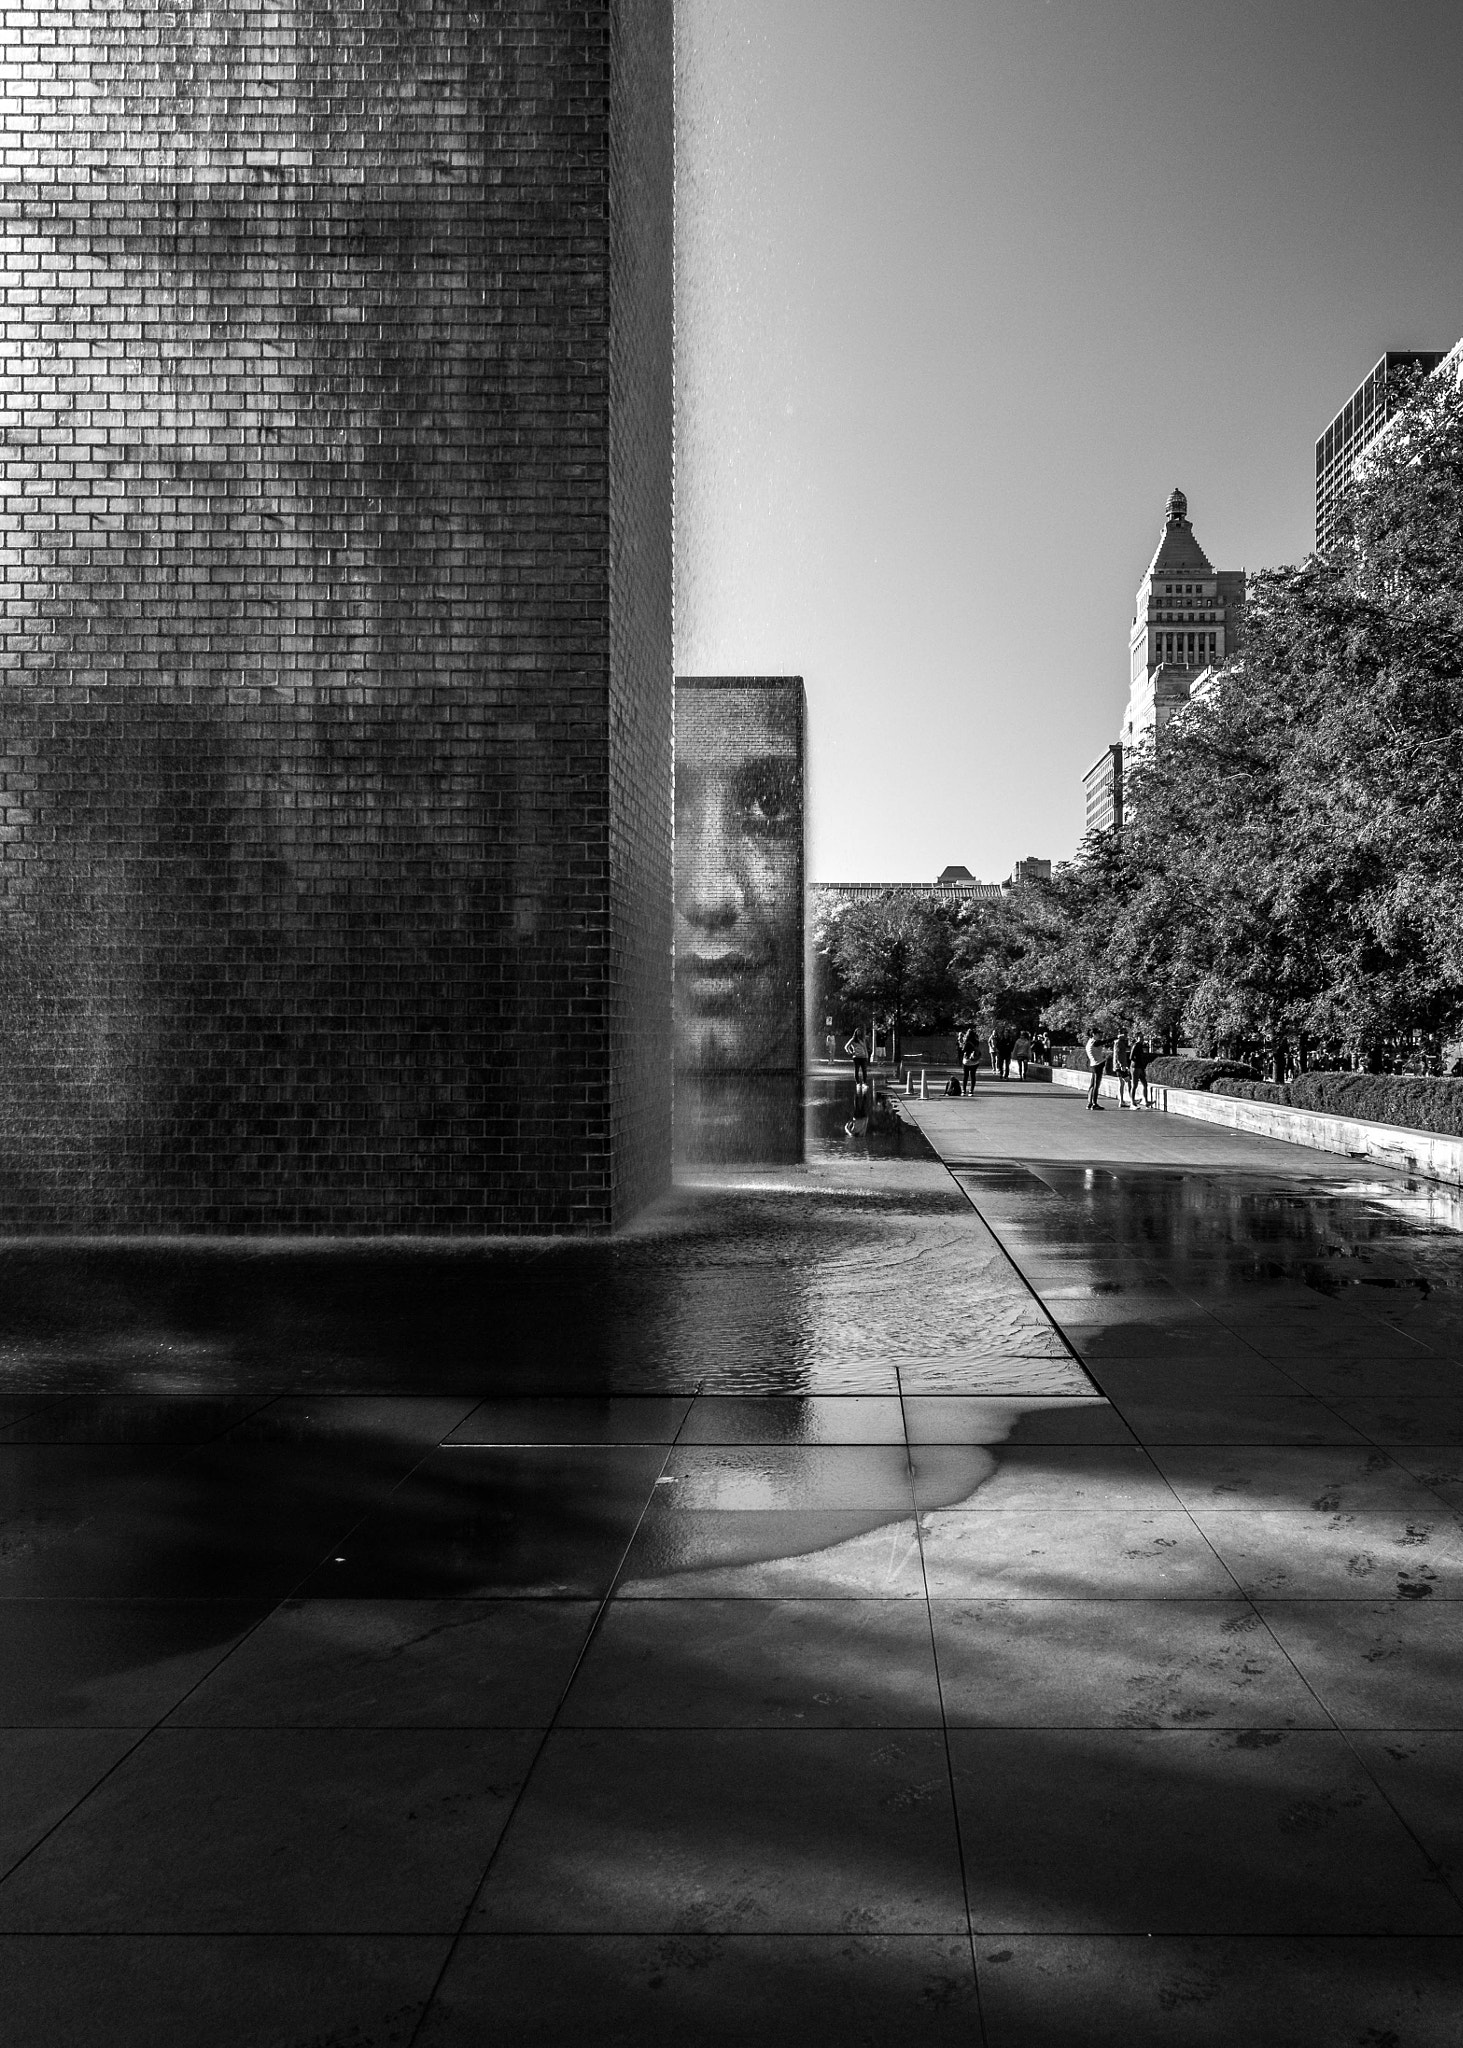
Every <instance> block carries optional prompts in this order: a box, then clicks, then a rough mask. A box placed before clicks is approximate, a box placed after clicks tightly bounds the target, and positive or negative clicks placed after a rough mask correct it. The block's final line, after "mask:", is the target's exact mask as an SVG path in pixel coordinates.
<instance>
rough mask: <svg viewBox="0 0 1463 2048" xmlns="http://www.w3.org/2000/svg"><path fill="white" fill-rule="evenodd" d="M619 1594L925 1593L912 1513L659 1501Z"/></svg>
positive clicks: (835, 1596) (815, 1596)
mask: <svg viewBox="0 0 1463 2048" xmlns="http://www.w3.org/2000/svg"><path fill="white" fill-rule="evenodd" d="M615 1596H616V1598H617V1599H639V1600H647V1599H649V1600H705V1599H743V1600H820V1599H821V1600H869V1599H875V1600H890V1599H895V1600H921V1601H922V1600H923V1599H924V1597H925V1585H924V1574H923V1570H922V1568H921V1563H920V1544H919V1534H918V1531H917V1529H916V1527H915V1522H914V1517H913V1515H909V1516H900V1515H897V1514H894V1513H892V1512H891V1513H881V1512H879V1511H877V1510H867V1511H863V1512H860V1511H859V1510H857V1509H843V1510H830V1509H826V1508H824V1509H814V1510H807V1509H802V1510H794V1509H788V1510H782V1511H760V1510H756V1509H752V1510H741V1511H737V1510H735V1509H733V1510H726V1509H717V1510H711V1511H701V1512H697V1511H696V1510H694V1509H673V1508H669V1507H662V1506H661V1505H660V1504H659V1502H657V1503H655V1504H654V1505H653V1506H652V1507H651V1508H650V1509H649V1510H648V1511H647V1513H646V1516H645V1519H644V1521H643V1522H642V1523H641V1525H640V1527H639V1529H638V1530H637V1532H636V1535H635V1540H634V1542H633V1543H632V1544H631V1545H630V1549H629V1551H628V1553H627V1555H626V1558H625V1563H624V1568H623V1571H622V1573H621V1576H620V1579H619V1581H618V1584H617V1585H616V1588H615Z"/></svg>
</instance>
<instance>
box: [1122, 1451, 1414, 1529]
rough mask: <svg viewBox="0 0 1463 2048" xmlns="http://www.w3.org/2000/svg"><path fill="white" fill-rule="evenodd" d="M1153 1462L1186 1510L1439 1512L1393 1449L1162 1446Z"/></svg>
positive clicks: (1155, 1452) (1326, 1512)
mask: <svg viewBox="0 0 1463 2048" xmlns="http://www.w3.org/2000/svg"><path fill="white" fill-rule="evenodd" d="M1152 1456H1153V1462H1154V1463H1155V1465H1157V1467H1158V1469H1159V1471H1160V1472H1162V1474H1163V1476H1164V1478H1165V1479H1166V1480H1167V1481H1168V1483H1169V1485H1170V1486H1171V1487H1172V1488H1173V1490H1174V1492H1175V1493H1176V1494H1177V1495H1178V1497H1179V1499H1180V1500H1181V1501H1182V1502H1183V1504H1184V1506H1185V1507H1192V1508H1211V1509H1218V1508H1235V1509H1249V1508H1261V1509H1264V1508H1298V1509H1309V1510H1310V1511H1311V1512H1312V1513H1315V1514H1335V1513H1337V1512H1338V1511H1340V1510H1352V1509H1362V1508H1365V1509H1380V1510H1389V1511H1392V1512H1394V1513H1398V1514H1417V1515H1427V1514H1436V1513H1437V1510H1438V1505H1439V1497H1438V1495H1437V1494H1436V1493H1435V1492H1434V1491H1432V1490H1431V1489H1430V1488H1429V1487H1427V1486H1425V1485H1423V1484H1422V1482H1421V1481H1420V1480H1418V1479H1416V1478H1414V1476H1413V1474H1412V1473H1411V1472H1409V1471H1407V1470H1406V1469H1405V1468H1404V1467H1403V1466H1402V1465H1400V1464H1398V1463H1396V1462H1395V1461H1394V1460H1393V1459H1392V1458H1390V1457H1389V1456H1388V1455H1387V1453H1386V1452H1385V1451H1381V1450H1376V1449H1372V1448H1368V1447H1366V1446H1365V1445H1358V1446H1356V1447H1355V1448H1352V1447H1349V1446H1346V1445H1324V1446H1319V1447H1313V1446H1310V1445H1270V1444H1245V1445H1238V1446H1204V1445H1161V1444H1160V1445H1155V1446H1154V1447H1153V1452H1152Z"/></svg>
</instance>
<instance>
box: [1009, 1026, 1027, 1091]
mask: <svg viewBox="0 0 1463 2048" xmlns="http://www.w3.org/2000/svg"><path fill="white" fill-rule="evenodd" d="M1011 1057H1012V1059H1013V1060H1015V1062H1016V1079H1017V1080H1018V1081H1024V1080H1025V1079H1026V1063H1027V1061H1028V1060H1029V1059H1030V1058H1031V1040H1030V1038H1029V1037H1028V1036H1027V1034H1026V1033H1025V1032H1024V1031H1018V1032H1017V1033H1016V1043H1015V1044H1014V1045H1013V1046H1012V1048H1011Z"/></svg>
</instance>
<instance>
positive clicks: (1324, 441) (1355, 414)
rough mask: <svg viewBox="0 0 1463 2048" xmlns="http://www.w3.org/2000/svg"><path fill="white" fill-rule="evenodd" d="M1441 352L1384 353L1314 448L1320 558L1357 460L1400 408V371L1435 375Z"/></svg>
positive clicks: (1330, 537)
mask: <svg viewBox="0 0 1463 2048" xmlns="http://www.w3.org/2000/svg"><path fill="white" fill-rule="evenodd" d="M1445 353H1446V351H1445V350H1443V349H1388V351H1387V353H1386V354H1385V355H1384V356H1383V357H1382V359H1381V361H1380V362H1379V363H1377V365H1376V366H1375V368H1374V369H1372V370H1371V371H1370V372H1369V373H1368V375H1367V376H1366V377H1364V378H1363V379H1362V381H1361V383H1360V384H1358V385H1357V387H1356V389H1355V391H1353V392H1352V394H1351V396H1350V398H1348V399H1347V401H1346V403H1345V405H1343V406H1342V408H1341V410H1340V412H1338V413H1337V415H1336V417H1335V419H1334V420H1332V422H1331V424H1330V426H1329V427H1327V429H1326V431H1325V433H1324V434H1322V436H1321V438H1320V440H1319V441H1317V443H1316V549H1317V552H1318V553H1320V554H1324V553H1325V552H1326V550H1327V548H1329V547H1331V546H1332V545H1333V543H1334V542H1335V539H1336V522H1337V518H1338V515H1339V513H1340V511H1341V507H1342V504H1343V503H1344V502H1345V498H1346V493H1347V490H1348V488H1349V486H1350V484H1351V479H1352V475H1353V472H1354V471H1355V468H1356V459H1357V457H1358V456H1359V455H1360V454H1361V453H1362V451H1363V450H1364V449H1365V448H1366V447H1367V445H1368V444H1369V443H1370V442H1371V441H1373V440H1374V439H1375V438H1376V436H1377V435H1378V434H1379V433H1380V431H1381V429H1382V428H1383V426H1384V425H1385V424H1386V422H1387V421H1388V420H1389V419H1390V418H1391V416H1392V414H1393V413H1394V412H1395V411H1396V410H1397V407H1398V405H1399V403H1400V396H1399V386H1400V384H1401V381H1402V380H1401V379H1400V378H1399V375H1398V373H1399V371H1403V370H1433V369H1436V368H1437V366H1438V364H1439V363H1440V362H1441V361H1442V360H1443V356H1444V354H1445Z"/></svg>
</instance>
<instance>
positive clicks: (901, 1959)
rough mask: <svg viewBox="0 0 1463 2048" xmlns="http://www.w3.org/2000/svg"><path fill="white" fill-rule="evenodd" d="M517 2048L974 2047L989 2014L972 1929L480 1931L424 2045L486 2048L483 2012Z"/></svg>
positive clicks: (457, 1957) (440, 2001)
mask: <svg viewBox="0 0 1463 2048" xmlns="http://www.w3.org/2000/svg"><path fill="white" fill-rule="evenodd" d="M485 2014H490V2015H491V2016H492V2027H493V2033H492V2037H491V2038H493V2039H494V2040H501V2041H503V2042H504V2043H505V2044H506V2043H509V2042H511V2043H512V2044H513V2048H562V2044H563V2043H565V2042H568V2041H573V2040H577V2039H579V2038H580V2037H581V2035H582V2032H583V2028H584V2023H585V2017H586V2015H588V2014H592V2015H593V2027H594V2032H593V2038H594V2039H595V2040H596V2041H601V2042H625V2043H627V2044H628V2043H632V2042H633V2043H634V2044H636V2048H641V2044H644V2048H691V2044H693V2043H694V2044H695V2048H746V2044H747V2043H748V2042H751V2041H755V2042H757V2043H758V2044H759V2048H808V2044H809V2043H813V2042H822V2041H827V2042H830V2043H831V2042H843V2043H849V2044H852V2043H856V2042H869V2043H879V2044H890V2048H892V2044H895V2043H904V2042H909V2043H914V2042H918V2043H919V2044H920V2048H972V2044H974V2043H975V2042H977V2041H979V2040H980V2038H981V2036H980V2013H979V2009H978V2005H977V2000H976V1990H975V1972H974V1968H973V1965H972V1959H971V1952H970V1944H969V1941H968V1940H967V1939H966V1937H965V1936H964V1935H958V1936H952V1935H894V1936H890V1935H868V1934H833V1935H828V1934H821V1935H809V1934H775V1935H766V1934H737V1935H725V1934H697V1933H683V1932H674V1933H668V1934H652V1935H606V1934H599V1935H515V1936H510V1937H506V1938H505V1937H494V1936H492V1935H469V1936H467V1937H465V1938H464V1940H463V1941H462V1942H461V1943H459V1945H458V1947H457V1949H456V1950H455V1952H454V1954H453V1957H452V1961H451V1963H450V1965H449V1966H448V1969H447V1972H446V1975H445V1977H444V1979H443V1982H442V1985H441V1988H440V1990H439V1991H438V1992H437V1994H436V1996H435V1998H434V1999H433V2001H432V2007H431V2011H430V2013H429V2015H428V2018H427V2021H426V2024H425V2026H424V2027H423V2029H422V2032H421V2034H420V2035H419V2036H418V2041H419V2043H420V2048H478V2044H480V2043H481V2042H482V2041H483V2040H484V2038H485V2037H484V2033H483V2021H484V2015H485Z"/></svg>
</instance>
